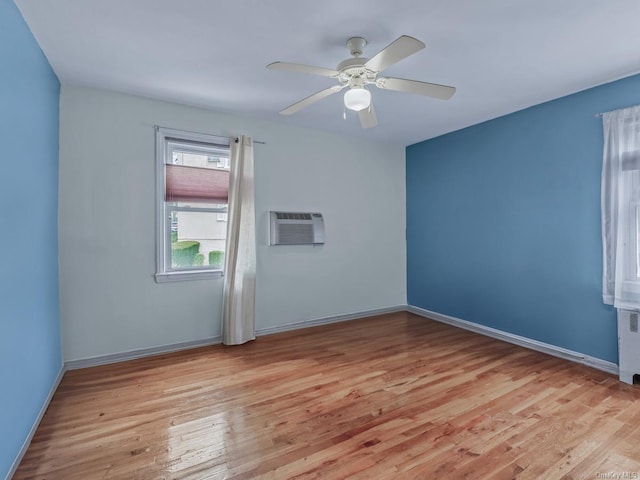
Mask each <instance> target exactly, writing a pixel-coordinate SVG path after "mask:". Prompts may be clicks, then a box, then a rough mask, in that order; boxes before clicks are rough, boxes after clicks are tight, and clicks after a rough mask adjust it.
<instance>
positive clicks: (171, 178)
mask: <svg viewBox="0 0 640 480" xmlns="http://www.w3.org/2000/svg"><path fill="white" fill-rule="evenodd" d="M165 167H166V169H165V178H166V188H165V200H166V201H167V202H202V203H227V201H228V198H229V172H228V171H226V170H214V169H211V168H198V167H185V166H183V165H166V166H165Z"/></svg>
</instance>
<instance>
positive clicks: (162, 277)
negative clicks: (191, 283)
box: [154, 270, 224, 283]
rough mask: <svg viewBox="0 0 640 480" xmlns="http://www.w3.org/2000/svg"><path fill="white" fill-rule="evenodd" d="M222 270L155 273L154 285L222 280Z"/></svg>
mask: <svg viewBox="0 0 640 480" xmlns="http://www.w3.org/2000/svg"><path fill="white" fill-rule="evenodd" d="M222 277H224V273H223V272H222V270H200V271H198V270H189V271H188V272H178V271H173V272H165V273H156V274H155V275H154V278H155V279H156V283H167V282H182V281H183V280H208V279H211V278H222Z"/></svg>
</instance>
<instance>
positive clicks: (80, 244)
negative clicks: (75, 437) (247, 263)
mask: <svg viewBox="0 0 640 480" xmlns="http://www.w3.org/2000/svg"><path fill="white" fill-rule="evenodd" d="M156 124H157V125H161V126H165V127H170V128H176V129H182V130H189V131H194V132H202V133H210V134H214V135H228V136H232V135H237V134H248V135H250V136H252V137H253V138H254V139H256V140H262V141H265V142H267V144H266V145H256V146H255V179H256V220H257V243H258V245H257V262H258V264H257V298H256V308H257V318H256V323H257V328H258V329H265V328H271V327H277V326H281V325H286V324H290V323H296V322H303V321H309V320H313V319H318V318H323V317H327V316H332V315H342V314H349V313H354V312H361V311H366V310H372V309H378V308H385V307H391V306H396V305H404V304H406V255H405V161H404V160H405V153H404V147H403V146H401V145H389V144H380V143H373V142H366V141H363V140H356V139H351V138H348V137H346V136H338V135H333V134H327V133H323V132H317V131H312V130H305V129H298V128H292V127H288V126H284V125H281V124H277V123H266V122H263V121H258V120H255V119H251V118H244V117H237V116H231V115H226V114H221V113H216V112H212V111H210V110H204V109H199V108H194V107H188V106H183V105H177V104H171V103H165V102H161V101H156V100H151V99H146V98H140V97H135V96H129V95H122V94H117V93H112V92H105V91H100V90H93V89H87V88H81V87H75V86H69V85H63V87H62V92H61V99H60V198H59V202H60V204H59V235H60V238H59V241H60V259H59V261H60V303H61V317H62V329H63V350H64V358H65V360H78V359H86V358H91V357H94V356H100V355H108V354H114V353H120V352H126V351H130V350H136V349H141V348H151V347H159V346H163V345H170V344H174V343H178V342H187V341H197V340H204V339H207V338H211V337H215V336H217V335H219V334H220V310H221V298H222V280H219V279H216V280H199V281H189V282H178V283H165V284H157V283H155V281H154V279H153V274H154V273H155V236H154V235H155V191H154V188H155V186H154V185H155V184H154V175H155V159H154V138H155V137H154V129H153V125H156ZM269 210H294V211H295V210H298V211H307V210H308V211H319V212H322V213H323V214H324V215H325V223H326V234H327V242H326V244H325V245H324V246H322V247H315V248H314V247H309V246H289V247H270V246H268V218H267V217H268V211H269Z"/></svg>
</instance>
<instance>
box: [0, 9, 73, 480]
mask: <svg viewBox="0 0 640 480" xmlns="http://www.w3.org/2000/svg"><path fill="white" fill-rule="evenodd" d="M0 65H1V66H2V68H1V71H2V74H0V106H1V108H0V135H1V138H2V141H1V142H0V151H1V152H2V165H1V168H2V175H0V205H2V212H1V213H0V224H1V225H2V228H1V229H0V265H1V267H0V268H1V272H2V274H1V275H0V299H1V302H0V385H1V391H2V393H1V394H0V478H4V477H5V475H6V474H7V472H8V471H9V469H10V467H11V465H12V463H13V462H14V460H15V459H16V456H17V455H18V453H19V451H20V448H21V446H22V444H23V442H24V441H25V439H26V437H27V435H28V433H29V430H30V428H31V426H32V425H33V422H34V421H35V420H36V418H37V415H38V413H39V411H40V409H41V408H42V406H43V405H44V402H45V400H46V398H47V395H48V393H49V391H50V389H51V387H52V386H53V384H54V381H55V379H56V377H57V375H58V374H59V372H60V370H61V368H62V354H61V348H60V317H59V316H60V314H59V306H58V102H59V94H60V84H59V82H58V79H57V78H56V76H55V74H54V73H53V71H52V70H51V67H50V66H49V63H48V62H47V60H46V58H45V56H44V55H43V53H42V51H41V50H40V47H39V46H38V44H37V43H36V41H35V39H34V38H33V36H32V35H31V32H30V31H29V28H28V27H27V25H26V23H25V22H24V20H23V18H22V16H21V14H20V12H19V10H18V9H17V8H16V6H15V4H14V3H13V2H12V1H11V0H0Z"/></svg>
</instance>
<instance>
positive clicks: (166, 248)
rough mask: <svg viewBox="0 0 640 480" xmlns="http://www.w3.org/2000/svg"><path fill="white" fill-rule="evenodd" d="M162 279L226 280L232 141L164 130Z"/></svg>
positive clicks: (160, 143)
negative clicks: (217, 278) (230, 150)
mask: <svg viewBox="0 0 640 480" xmlns="http://www.w3.org/2000/svg"><path fill="white" fill-rule="evenodd" d="M156 157H157V158H156V168H157V180H156V189H157V207H156V208H157V211H158V214H157V222H158V226H157V237H158V238H157V259H156V264H157V272H156V281H158V282H166V281H174V280H192V279H198V278H211V277H219V276H222V270H223V266H224V252H225V241H226V235H227V198H228V189H229V139H228V138H221V137H215V136H211V135H204V134H197V133H190V132H182V131H178V130H170V129H165V128H158V129H157V132H156Z"/></svg>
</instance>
